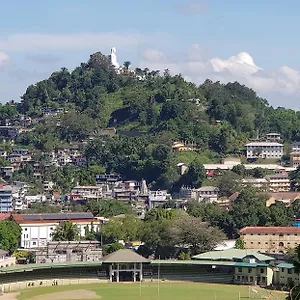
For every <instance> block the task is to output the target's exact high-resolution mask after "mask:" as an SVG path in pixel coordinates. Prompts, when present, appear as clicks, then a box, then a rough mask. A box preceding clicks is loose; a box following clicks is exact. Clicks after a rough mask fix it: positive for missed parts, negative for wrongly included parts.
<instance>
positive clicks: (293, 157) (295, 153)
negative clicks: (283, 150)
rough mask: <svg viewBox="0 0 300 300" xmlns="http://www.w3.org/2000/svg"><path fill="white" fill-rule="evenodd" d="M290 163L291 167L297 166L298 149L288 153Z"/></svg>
mask: <svg viewBox="0 0 300 300" xmlns="http://www.w3.org/2000/svg"><path fill="white" fill-rule="evenodd" d="M290 165H291V167H293V168H298V167H299V166H300V150H299V151H293V152H291V153H290Z"/></svg>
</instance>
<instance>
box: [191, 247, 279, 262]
mask: <svg viewBox="0 0 300 300" xmlns="http://www.w3.org/2000/svg"><path fill="white" fill-rule="evenodd" d="M247 256H254V257H255V258H256V259H257V260H259V261H269V260H274V258H273V257H270V256H267V255H264V254H261V253H258V252H253V251H249V250H241V249H229V250H223V251H210V252H205V253H202V254H198V255H195V256H193V259H199V260H200V259H201V260H210V261H218V260H220V261H235V260H242V259H243V258H245V257H247Z"/></svg>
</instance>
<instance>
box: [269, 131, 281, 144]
mask: <svg viewBox="0 0 300 300" xmlns="http://www.w3.org/2000/svg"><path fill="white" fill-rule="evenodd" d="M266 140H267V141H273V142H274V141H280V140H281V136H280V134H279V133H275V132H271V133H267V134H266Z"/></svg>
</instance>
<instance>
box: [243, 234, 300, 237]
mask: <svg viewBox="0 0 300 300" xmlns="http://www.w3.org/2000/svg"><path fill="white" fill-rule="evenodd" d="M242 235H246V233H244V234H242ZM250 235H262V234H260V233H250ZM264 235H269V234H268V233H265V234H264ZM270 235H277V234H276V233H272V234H270ZM286 235H287V236H290V235H291V234H289V233H287V234H286ZM279 236H280V237H283V236H284V234H283V233H280V234H279ZM294 236H298V234H297V233H295V234H294Z"/></svg>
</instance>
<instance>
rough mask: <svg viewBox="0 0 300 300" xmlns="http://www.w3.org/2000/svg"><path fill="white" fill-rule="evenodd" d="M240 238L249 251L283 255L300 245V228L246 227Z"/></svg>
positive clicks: (241, 231) (242, 230)
mask: <svg viewBox="0 0 300 300" xmlns="http://www.w3.org/2000/svg"><path fill="white" fill-rule="evenodd" d="M240 237H241V239H242V240H243V241H244V242H245V247H246V249H247V250H251V251H257V252H262V253H275V254H283V253H285V252H286V251H287V249H289V248H295V247H297V246H298V244H299V243H300V228H297V227H245V228H243V229H241V230H240Z"/></svg>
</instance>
